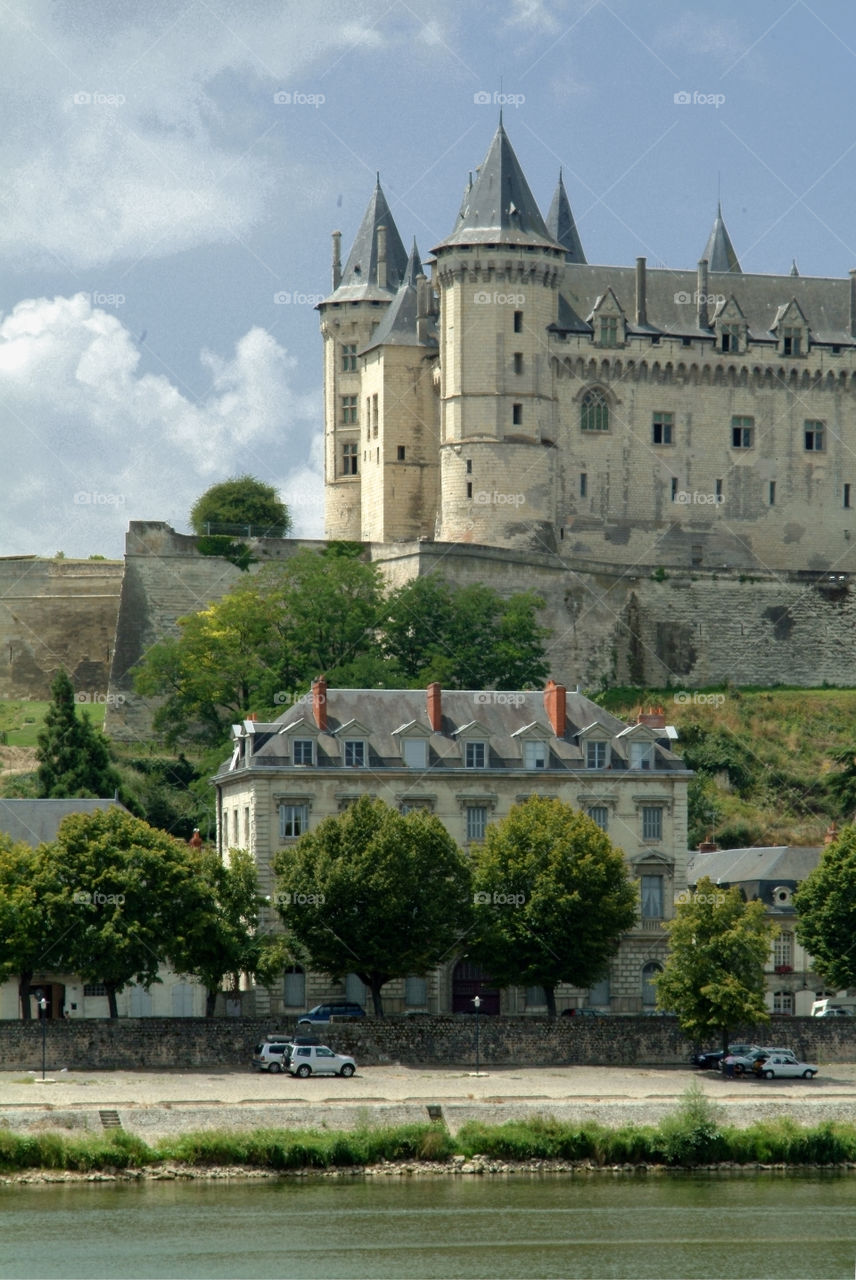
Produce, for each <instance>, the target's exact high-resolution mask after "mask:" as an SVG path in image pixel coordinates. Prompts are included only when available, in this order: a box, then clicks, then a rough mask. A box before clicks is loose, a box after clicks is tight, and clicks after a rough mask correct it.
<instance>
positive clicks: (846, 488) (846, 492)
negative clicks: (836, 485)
mask: <svg viewBox="0 0 856 1280" xmlns="http://www.w3.org/2000/svg"><path fill="white" fill-rule="evenodd" d="M844 506H845V507H846V508H849V506H850V485H849V484H846V485H845V486H844Z"/></svg>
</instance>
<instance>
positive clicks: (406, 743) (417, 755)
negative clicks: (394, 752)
mask: <svg viewBox="0 0 856 1280" xmlns="http://www.w3.org/2000/svg"><path fill="white" fill-rule="evenodd" d="M401 758H402V760H403V761H404V763H405V764H406V765H407V767H408V768H409V769H424V768H425V767H426V766H427V764H428V743H427V742H426V741H425V739H424V738H403V739H402V742H401Z"/></svg>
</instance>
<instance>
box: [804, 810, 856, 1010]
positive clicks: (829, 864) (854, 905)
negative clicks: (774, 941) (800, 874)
mask: <svg viewBox="0 0 856 1280" xmlns="http://www.w3.org/2000/svg"><path fill="white" fill-rule="evenodd" d="M794 907H795V908H796V911H797V925H796V934H797V937H798V938H799V940H800V942H801V943H802V945H803V946H804V947H805V949H806V950H807V951H808V952H809V954H810V955H811V956H812V959H813V960H814V963H815V966H816V967H817V970H818V972H819V973H820V974H822V975H823V977H824V978H825V979H826V981H827V982H828V983H829V984H830V985H831V986H834V987H853V986H856V827H853V826H847V827H842V829H841V832H840V834H839V836H838V839H837V840H835V841H834V842H833V843H832V844H829V845H827V846H826V847H825V849H824V850H823V854H822V855H821V859H820V862H819V863H818V865H817V866H816V867H815V868H814V870H813V871H811V872H810V873H809V874H808V875H807V876H806V878H805V880H803V882H802V884H801V885H800V887H799V889H798V890H797V892H796V894H795V895H794Z"/></svg>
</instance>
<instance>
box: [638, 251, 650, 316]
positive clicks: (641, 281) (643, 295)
mask: <svg viewBox="0 0 856 1280" xmlns="http://www.w3.org/2000/svg"><path fill="white" fill-rule="evenodd" d="M636 323H637V324H638V325H647V323H648V307H647V289H646V284H645V259H644V258H637V259H636Z"/></svg>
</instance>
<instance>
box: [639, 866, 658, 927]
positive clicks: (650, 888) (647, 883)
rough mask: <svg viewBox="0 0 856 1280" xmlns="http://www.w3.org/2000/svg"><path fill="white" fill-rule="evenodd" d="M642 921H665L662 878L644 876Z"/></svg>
mask: <svg viewBox="0 0 856 1280" xmlns="http://www.w3.org/2000/svg"><path fill="white" fill-rule="evenodd" d="M642 919H643V920H662V919H663V877H662V876H642Z"/></svg>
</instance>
